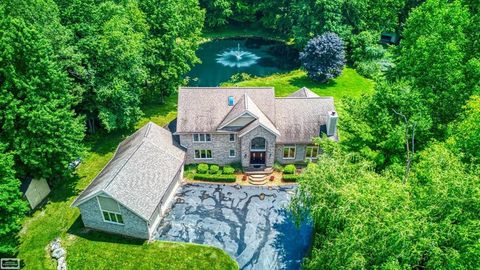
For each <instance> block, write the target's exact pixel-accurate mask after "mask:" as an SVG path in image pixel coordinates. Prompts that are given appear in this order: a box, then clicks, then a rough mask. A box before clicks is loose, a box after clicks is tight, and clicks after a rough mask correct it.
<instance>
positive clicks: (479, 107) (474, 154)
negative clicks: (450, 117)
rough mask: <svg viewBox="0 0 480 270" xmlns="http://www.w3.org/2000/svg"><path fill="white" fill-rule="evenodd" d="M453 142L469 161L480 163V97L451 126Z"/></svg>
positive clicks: (470, 103)
mask: <svg viewBox="0 0 480 270" xmlns="http://www.w3.org/2000/svg"><path fill="white" fill-rule="evenodd" d="M450 133H451V135H452V136H451V138H450V140H451V142H453V144H454V146H455V147H456V148H458V149H460V150H461V152H462V153H463V154H464V155H465V158H466V160H467V161H475V162H476V163H479V162H480V96H473V97H471V98H470V100H469V101H468V103H467V105H466V107H465V111H464V112H463V113H462V115H461V116H460V118H459V119H458V120H457V121H456V122H454V123H452V124H451V131H450Z"/></svg>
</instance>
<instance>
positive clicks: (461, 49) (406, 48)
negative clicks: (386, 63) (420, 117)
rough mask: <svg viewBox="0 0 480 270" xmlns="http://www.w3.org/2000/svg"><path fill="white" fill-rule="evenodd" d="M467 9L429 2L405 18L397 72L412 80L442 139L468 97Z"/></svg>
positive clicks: (452, 3)
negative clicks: (426, 104) (466, 68)
mask: <svg viewBox="0 0 480 270" xmlns="http://www.w3.org/2000/svg"><path fill="white" fill-rule="evenodd" d="M469 24H470V18H469V12H468V9H467V8H465V7H464V6H462V4H461V3H460V1H447V0H428V1H426V2H425V3H424V4H422V5H421V6H419V7H418V8H416V9H415V10H413V11H412V13H411V14H410V16H409V17H408V19H407V21H406V24H405V29H404V31H403V39H402V41H401V43H400V50H399V52H400V53H399V61H398V65H397V72H398V73H399V74H400V75H401V76H404V77H407V78H409V79H411V80H412V81H413V83H414V87H416V88H418V90H419V91H420V93H421V94H422V99H423V100H424V101H426V102H428V103H429V107H431V108H434V110H432V116H431V117H432V119H433V128H434V129H435V130H437V131H438V133H439V135H442V134H441V133H443V131H444V130H445V127H446V125H445V124H446V123H449V122H451V121H452V120H453V119H455V117H456V116H457V115H458V113H459V112H460V109H461V107H462V105H463V104H464V102H465V100H466V99H468V97H469V96H470V94H471V91H472V89H471V87H467V85H466V84H465V81H466V77H465V64H466V61H467V60H468V58H466V53H465V51H466V47H467V44H468V38H467V36H466V29H467V28H468V25H469Z"/></svg>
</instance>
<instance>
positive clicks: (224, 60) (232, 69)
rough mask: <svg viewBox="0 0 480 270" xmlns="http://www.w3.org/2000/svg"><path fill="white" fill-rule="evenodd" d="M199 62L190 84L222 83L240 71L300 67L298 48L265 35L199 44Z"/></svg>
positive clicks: (256, 73)
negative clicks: (264, 36)
mask: <svg viewBox="0 0 480 270" xmlns="http://www.w3.org/2000/svg"><path fill="white" fill-rule="evenodd" d="M197 56H198V57H199V58H200V60H201V61H202V63H200V64H197V65H196V66H194V67H193V69H192V70H191V71H190V72H189V73H188V74H187V77H188V78H189V86H219V85H220V84H221V83H222V82H226V81H228V80H230V78H231V77H232V75H234V74H237V73H248V74H250V75H254V76H260V77H262V76H268V75H271V74H273V73H282V72H287V71H290V70H293V69H295V68H298V67H299V61H298V51H297V50H295V49H294V48H292V47H291V46H288V45H286V44H285V43H283V42H279V41H274V40H266V39H262V38H235V39H217V40H213V41H210V42H206V43H204V44H202V45H201V46H200V48H199V49H198V51H197Z"/></svg>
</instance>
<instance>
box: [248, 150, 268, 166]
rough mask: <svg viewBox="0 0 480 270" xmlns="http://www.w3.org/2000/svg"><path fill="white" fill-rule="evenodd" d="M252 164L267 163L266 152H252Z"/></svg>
mask: <svg viewBox="0 0 480 270" xmlns="http://www.w3.org/2000/svg"><path fill="white" fill-rule="evenodd" d="M250 164H265V152H251V153H250Z"/></svg>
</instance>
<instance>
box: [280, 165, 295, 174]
mask: <svg viewBox="0 0 480 270" xmlns="http://www.w3.org/2000/svg"><path fill="white" fill-rule="evenodd" d="M296 169H297V168H295V165H293V164H288V165H287V166H285V168H284V169H283V173H285V174H294V173H295V170H296Z"/></svg>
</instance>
